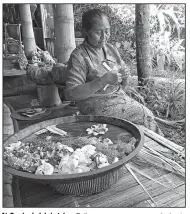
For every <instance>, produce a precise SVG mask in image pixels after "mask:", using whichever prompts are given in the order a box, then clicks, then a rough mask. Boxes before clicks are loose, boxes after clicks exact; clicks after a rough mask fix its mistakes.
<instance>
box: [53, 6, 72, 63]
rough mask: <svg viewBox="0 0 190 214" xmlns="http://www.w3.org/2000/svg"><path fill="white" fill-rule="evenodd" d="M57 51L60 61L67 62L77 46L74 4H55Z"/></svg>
mask: <svg viewBox="0 0 190 214" xmlns="http://www.w3.org/2000/svg"><path fill="white" fill-rule="evenodd" d="M54 22H55V37H56V40H55V52H56V57H57V59H58V62H60V63H67V62H68V60H69V57H70V54H71V52H72V51H73V49H74V48H75V47H76V45H75V33H74V15H73V5H72V4H55V5H54Z"/></svg>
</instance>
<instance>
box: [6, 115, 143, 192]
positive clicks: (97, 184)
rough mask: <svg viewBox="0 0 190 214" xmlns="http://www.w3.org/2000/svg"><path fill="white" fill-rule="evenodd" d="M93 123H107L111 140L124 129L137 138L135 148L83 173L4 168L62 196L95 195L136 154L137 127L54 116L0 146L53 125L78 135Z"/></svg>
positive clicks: (139, 137) (107, 120) (139, 139)
mask: <svg viewBox="0 0 190 214" xmlns="http://www.w3.org/2000/svg"><path fill="white" fill-rule="evenodd" d="M97 123H104V124H108V127H109V128H108V129H109V130H108V134H110V139H112V140H113V141H114V140H115V139H116V137H117V136H118V135H119V134H122V133H126V131H127V132H130V133H131V134H132V135H133V136H134V137H135V138H136V139H137V143H136V149H135V150H133V151H132V152H131V153H130V154H129V155H127V156H126V157H125V158H123V159H121V160H119V161H118V162H116V163H114V164H111V165H109V166H106V167H103V168H100V169H97V170H93V171H89V172H85V173H78V174H67V175H35V174H32V173H27V172H23V171H19V170H16V169H13V168H11V167H7V166H4V170H5V171H7V172H9V173H11V174H13V175H14V176H18V177H20V178H22V179H27V180H30V181H33V182H38V183H43V184H49V185H50V186H51V187H53V188H54V189H55V190H56V191H57V192H59V193H61V194H63V195H75V196H85V195H92V194H96V193H99V192H101V191H103V190H106V189H108V188H109V187H111V186H112V185H113V184H115V183H116V182H117V181H118V180H119V179H120V178H121V177H122V176H123V166H124V165H125V164H126V163H127V162H128V161H130V160H131V159H132V158H133V157H134V156H135V155H137V154H138V152H139V151H140V149H141V148H142V146H143V143H144V135H143V133H142V132H141V131H140V130H139V129H138V127H137V126H135V125H134V124H133V123H130V122H128V121H126V120H121V119H118V118H112V117H105V116H91V115H88V116H69V117H61V118H55V119H52V120H47V121H44V122H40V123H38V124H35V125H32V126H30V127H27V128H25V129H22V130H21V131H20V132H18V133H17V134H15V135H13V136H11V137H10V138H9V139H8V140H6V142H5V144H4V145H5V146H7V145H9V144H10V143H12V142H17V141H18V140H24V139H25V138H26V137H29V136H32V134H34V133H35V132H37V131H39V130H41V129H44V128H46V127H47V126H51V125H55V124H57V127H58V128H60V129H63V130H65V131H67V132H69V133H71V134H72V135H75V136H77V135H80V134H81V131H85V130H86V128H88V127H90V126H91V125H93V124H97ZM126 185H127V184H126Z"/></svg>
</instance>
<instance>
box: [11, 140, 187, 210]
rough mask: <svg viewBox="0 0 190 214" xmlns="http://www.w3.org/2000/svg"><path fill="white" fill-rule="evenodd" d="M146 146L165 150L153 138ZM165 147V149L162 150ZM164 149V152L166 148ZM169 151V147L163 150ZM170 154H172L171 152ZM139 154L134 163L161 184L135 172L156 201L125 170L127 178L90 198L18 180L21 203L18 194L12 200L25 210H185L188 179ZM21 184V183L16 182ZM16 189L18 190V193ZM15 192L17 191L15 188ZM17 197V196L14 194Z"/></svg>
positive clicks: (146, 142) (147, 141) (124, 177)
mask: <svg viewBox="0 0 190 214" xmlns="http://www.w3.org/2000/svg"><path fill="white" fill-rule="evenodd" d="M145 145H146V146H150V147H152V148H155V146H156V147H160V148H161V147H162V146H160V145H158V144H157V143H156V142H155V141H153V140H151V139H150V138H148V137H146V138H145ZM163 148H164V147H163ZM163 148H161V149H163ZM164 150H166V148H164ZM168 152H170V151H169V150H168ZM140 156H141V154H139V155H137V156H136V157H135V158H134V159H133V160H132V161H131V163H132V164H133V165H134V166H136V167H138V168H139V169H141V171H143V172H144V173H146V174H149V175H150V174H151V177H152V178H154V179H156V180H157V181H159V182H161V183H162V184H164V185H165V186H167V187H168V188H167V187H163V186H162V185H161V184H158V183H156V182H154V181H152V180H150V179H147V178H146V177H144V176H142V175H140V174H138V173H136V175H137V177H138V179H139V180H140V181H141V182H142V184H143V185H144V187H145V188H146V189H147V191H148V193H149V194H150V195H151V197H152V198H153V200H154V202H153V201H152V200H151V199H150V197H149V196H148V195H147V194H146V192H145V191H144V190H143V189H142V187H141V186H140V185H139V184H138V183H137V182H136V180H135V179H134V177H133V176H132V175H131V174H130V173H129V172H128V170H127V169H124V170H125V174H124V176H123V177H122V178H121V179H120V180H119V181H118V182H117V183H116V184H115V185H113V186H112V187H111V188H110V189H108V190H106V191H103V192H102V193H99V194H96V195H92V196H88V197H74V196H63V195H60V194H58V193H56V192H54V191H53V190H52V189H51V188H50V187H49V186H46V185H43V184H37V183H32V182H26V181H24V180H19V191H20V200H19V199H18V192H17V194H16V195H15V198H14V197H13V199H14V201H15V203H17V204H15V206H19V207H20V206H22V207H48V208H51V207H55V208H56V207H72V208H74V207H94V208H95V207H101V208H102V207H118V208H121V207H125V208H127V207H185V179H184V178H183V177H181V176H179V175H175V174H173V173H170V172H168V171H165V170H162V169H160V168H157V167H154V166H150V165H147V163H145V162H144V161H143V159H141V157H140ZM16 182H18V180H17V181H16ZM17 185H18V183H17ZM16 189H17V190H16ZM16 189H14V186H13V193H14V191H18V188H17V187H16ZM13 196H14V194H13Z"/></svg>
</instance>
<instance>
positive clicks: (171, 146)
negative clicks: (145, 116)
mask: <svg viewBox="0 0 190 214" xmlns="http://www.w3.org/2000/svg"><path fill="white" fill-rule="evenodd" d="M139 127H140V128H141V129H142V131H143V132H144V134H145V135H146V136H148V137H150V138H151V139H153V140H155V141H156V142H158V143H160V144H161V145H163V146H165V147H167V148H169V149H171V150H172V151H174V152H176V153H178V154H181V155H182V156H183V157H185V149H184V147H182V146H179V145H177V144H175V143H173V142H172V141H170V140H168V139H166V138H164V137H162V136H160V135H158V134H156V133H155V132H153V131H151V130H149V129H147V128H145V127H144V126H139Z"/></svg>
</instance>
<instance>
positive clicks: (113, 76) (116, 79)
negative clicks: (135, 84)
mask: <svg viewBox="0 0 190 214" xmlns="http://www.w3.org/2000/svg"><path fill="white" fill-rule="evenodd" d="M101 80H102V82H103V85H106V84H110V85H117V84H118V83H120V82H121V81H122V78H121V74H120V73H118V72H117V73H115V72H108V73H106V74H104V75H103V76H102V77H101Z"/></svg>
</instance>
